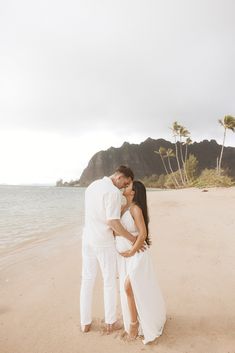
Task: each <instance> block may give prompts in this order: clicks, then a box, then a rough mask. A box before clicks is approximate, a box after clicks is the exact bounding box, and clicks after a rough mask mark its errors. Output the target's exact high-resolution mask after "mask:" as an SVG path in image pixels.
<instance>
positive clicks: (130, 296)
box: [125, 277, 139, 338]
mask: <svg viewBox="0 0 235 353" xmlns="http://www.w3.org/2000/svg"><path fill="white" fill-rule="evenodd" d="M125 292H126V295H127V302H128V307H129V311H130V318H131V324H130V329H129V335H130V337H131V338H136V337H137V336H138V328H139V323H138V320H137V316H138V313H137V309H136V305H135V298H134V293H133V290H132V287H131V282H130V279H129V277H127V279H126V280H125Z"/></svg>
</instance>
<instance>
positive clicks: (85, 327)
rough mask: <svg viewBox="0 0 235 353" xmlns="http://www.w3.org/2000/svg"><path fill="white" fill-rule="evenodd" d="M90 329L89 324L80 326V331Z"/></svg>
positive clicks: (84, 331) (85, 331)
mask: <svg viewBox="0 0 235 353" xmlns="http://www.w3.org/2000/svg"><path fill="white" fill-rule="evenodd" d="M90 329H91V324H89V325H83V326H81V331H82V332H83V333H87V332H89V331H90Z"/></svg>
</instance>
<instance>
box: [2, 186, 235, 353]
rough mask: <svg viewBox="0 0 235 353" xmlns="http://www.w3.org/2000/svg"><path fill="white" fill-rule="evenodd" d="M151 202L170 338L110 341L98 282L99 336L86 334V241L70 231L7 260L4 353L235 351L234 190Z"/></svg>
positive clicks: (178, 194)
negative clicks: (82, 311)
mask: <svg viewBox="0 0 235 353" xmlns="http://www.w3.org/2000/svg"><path fill="white" fill-rule="evenodd" d="M148 197H149V209H150V216H151V232H152V240H153V253H154V261H155V265H156V270H157V276H158V280H159V283H160V286H161V288H162V291H163V294H164V297H165V300H166V305H167V323H166V326H165V330H164V333H163V335H162V336H161V337H160V338H159V339H157V340H156V341H155V342H154V343H152V344H150V345H146V346H144V345H143V344H142V342H141V340H136V341H135V342H126V341H125V340H123V338H122V332H117V333H113V334H111V335H109V336H107V335H104V334H102V331H101V328H100V327H101V325H102V318H103V299H102V281H101V278H100V274H99V276H98V280H97V283H96V287H95V292H94V310H93V312H94V324H93V329H92V331H91V332H90V333H88V334H82V333H81V332H80V330H79V289H80V274H81V255H80V248H81V240H80V237H79V235H78V236H76V237H74V236H72V237H71V236H70V234H69V232H62V233H61V234H58V236H56V237H53V238H51V239H50V240H47V241H42V242H39V243H33V244H30V245H27V246H25V247H21V248H20V249H18V250H15V251H14V253H10V254H6V255H5V256H3V255H1V260H0V270H1V272H0V353H85V352H86V353H105V352H113V353H117V352H123V353H124V352H127V353H132V352H142V351H151V352H159V353H161V352H162V353H168V352H174V353H228V352H229V353H234V352H235V256H234V255H235V217H234V210H235V188H230V189H209V192H202V190H198V189H188V190H177V191H160V192H149V194H148ZM118 312H119V316H120V306H119V307H118Z"/></svg>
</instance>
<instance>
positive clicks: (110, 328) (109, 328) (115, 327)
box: [106, 320, 123, 334]
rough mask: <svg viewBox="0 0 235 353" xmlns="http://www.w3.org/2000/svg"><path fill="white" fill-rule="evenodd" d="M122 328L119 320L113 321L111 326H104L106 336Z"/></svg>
mask: <svg viewBox="0 0 235 353" xmlns="http://www.w3.org/2000/svg"><path fill="white" fill-rule="evenodd" d="M122 328H123V325H122V323H121V322H120V321H119V320H117V321H115V322H114V323H113V324H106V332H107V333H108V334H109V333H112V332H113V331H118V330H121V329H122Z"/></svg>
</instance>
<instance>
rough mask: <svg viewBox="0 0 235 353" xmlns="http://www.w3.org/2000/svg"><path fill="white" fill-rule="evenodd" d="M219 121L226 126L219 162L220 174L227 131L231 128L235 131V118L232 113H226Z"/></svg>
mask: <svg viewBox="0 0 235 353" xmlns="http://www.w3.org/2000/svg"><path fill="white" fill-rule="evenodd" d="M219 123H220V125H222V126H223V128H224V138H223V144H222V148H221V152H220V157H219V163H218V173H219V174H220V173H221V162H222V157H223V152H224V144H225V139H226V132H227V130H231V131H232V132H235V118H234V117H233V116H231V115H225V116H224V118H223V119H219Z"/></svg>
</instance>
